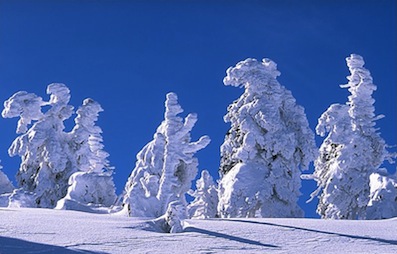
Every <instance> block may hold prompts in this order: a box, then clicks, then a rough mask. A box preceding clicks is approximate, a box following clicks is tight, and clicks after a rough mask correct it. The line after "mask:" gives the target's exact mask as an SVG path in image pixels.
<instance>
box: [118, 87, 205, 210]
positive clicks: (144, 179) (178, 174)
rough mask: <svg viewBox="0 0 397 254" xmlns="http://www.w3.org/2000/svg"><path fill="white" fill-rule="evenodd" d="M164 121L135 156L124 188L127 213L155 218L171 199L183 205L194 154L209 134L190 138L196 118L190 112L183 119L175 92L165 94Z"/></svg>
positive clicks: (194, 167) (194, 164)
mask: <svg viewBox="0 0 397 254" xmlns="http://www.w3.org/2000/svg"><path fill="white" fill-rule="evenodd" d="M165 108H166V111H165V114H164V118H165V119H164V121H163V122H162V123H161V125H160V126H159V127H158V128H157V131H156V133H155V135H154V139H153V141H151V142H150V143H149V144H147V145H146V146H145V147H144V148H143V149H142V151H141V152H139V154H138V156H137V162H136V166H135V169H134V170H133V171H132V173H131V176H130V177H129V179H128V182H127V184H126V187H125V193H124V199H123V205H124V208H125V209H127V210H128V213H129V215H130V216H144V217H158V216H161V215H163V214H165V212H166V211H167V209H168V205H169V204H170V203H171V202H173V201H179V202H181V203H182V204H184V205H185V206H186V200H185V194H186V193H187V191H188V190H189V189H190V187H191V181H192V180H193V179H194V178H195V177H196V175H197V166H198V160H197V158H195V157H194V154H195V153H196V152H197V151H199V150H201V149H203V148H204V147H206V146H207V145H208V143H209V142H210V139H209V137H208V136H203V137H201V138H200V139H199V140H198V141H196V142H191V141H190V131H191V130H192V128H193V126H194V124H195V123H196V121H197V115H196V114H189V115H188V116H187V117H186V118H185V121H183V119H182V118H181V117H179V116H178V114H180V113H182V112H183V110H182V108H181V106H180V105H179V104H178V97H177V95H176V94H175V93H168V94H167V99H166V102H165Z"/></svg>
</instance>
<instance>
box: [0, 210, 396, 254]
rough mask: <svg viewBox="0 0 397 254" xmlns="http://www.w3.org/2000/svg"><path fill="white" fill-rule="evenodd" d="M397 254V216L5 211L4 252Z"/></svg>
mask: <svg viewBox="0 0 397 254" xmlns="http://www.w3.org/2000/svg"><path fill="white" fill-rule="evenodd" d="M242 252H244V253H397V218H394V219H389V220H379V221H340V220H339V221H336V220H319V219H228V220H225V219H212V220H187V221H186V225H185V232H183V233H180V234H166V233H158V232H156V227H155V225H154V223H153V222H152V221H148V220H144V219H137V218H128V217H124V216H120V215H115V214H113V215H109V214H89V213H82V212H76V211H65V210H49V209H27V208H25V209H22V208H18V209H9V208H1V209H0V253H1V254H9V253H61V254H63V253H123V254H125V253H242Z"/></svg>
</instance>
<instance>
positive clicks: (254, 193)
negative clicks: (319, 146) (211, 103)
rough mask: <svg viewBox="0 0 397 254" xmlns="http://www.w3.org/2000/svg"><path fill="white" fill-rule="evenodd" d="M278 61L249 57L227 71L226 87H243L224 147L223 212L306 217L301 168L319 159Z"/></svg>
mask: <svg viewBox="0 0 397 254" xmlns="http://www.w3.org/2000/svg"><path fill="white" fill-rule="evenodd" d="M279 75H280V72H279V71H278V70H277V66H276V64H275V63H274V62H273V61H271V60H269V59H263V61H262V62H260V61H257V60H256V59H251V58H249V59H247V60H245V61H241V62H239V63H238V64H237V65H236V66H234V67H230V68H229V69H228V70H227V76H226V77H225V78H224V80H223V82H224V84H225V85H226V86H234V87H243V88H244V89H245V91H244V93H243V95H241V97H240V98H239V99H237V100H236V101H235V102H233V103H232V104H230V105H229V107H228V113H227V114H226V115H225V117H224V120H225V122H229V123H230V124H231V128H230V130H229V131H228V133H227V135H226V137H225V141H224V143H223V144H222V146H221V166H220V175H221V180H220V182H219V205H218V212H219V215H220V216H222V217H257V216H259V217H302V216H303V211H302V209H301V208H300V207H299V206H298V205H297V201H298V198H299V196H300V192H299V188H300V186H301V179H300V174H301V170H304V169H306V168H307V167H308V165H309V163H310V162H311V161H312V160H313V159H314V158H315V154H316V146H315V142H314V133H313V132H312V130H311V129H310V128H309V124H308V121H307V118H306V115H305V113H304V109H303V107H301V106H299V105H297V104H296V101H295V99H294V97H293V96H292V94H291V92H290V91H288V90H287V89H286V88H284V87H283V86H281V85H280V83H279V82H278V81H277V76H279Z"/></svg>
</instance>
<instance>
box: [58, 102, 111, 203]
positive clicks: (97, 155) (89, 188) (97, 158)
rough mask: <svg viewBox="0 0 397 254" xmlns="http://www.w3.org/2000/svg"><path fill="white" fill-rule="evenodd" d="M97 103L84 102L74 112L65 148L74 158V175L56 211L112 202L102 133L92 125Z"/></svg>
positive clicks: (109, 172) (99, 109)
mask: <svg viewBox="0 0 397 254" xmlns="http://www.w3.org/2000/svg"><path fill="white" fill-rule="evenodd" d="M101 111H103V109H102V107H101V106H100V105H99V103H98V102H96V101H94V100H92V99H85V100H84V101H83V105H82V106H81V107H80V108H79V109H78V110H77V117H76V118H75V123H76V125H75V127H74V128H73V130H72V131H71V133H69V139H70V141H69V146H70V150H71V154H72V155H73V156H74V158H73V159H74V160H73V162H74V163H75V165H74V167H75V168H76V169H77V171H78V172H76V173H74V174H73V175H72V176H71V177H70V179H69V188H68V193H67V195H66V196H65V197H64V198H63V199H61V200H60V201H59V203H58V205H57V209H74V208H75V207H76V204H75V203H76V202H77V203H79V205H81V206H84V205H97V206H98V205H103V206H107V207H108V206H111V205H113V204H114V202H115V201H116V199H117V197H116V193H115V186H114V183H113V178H112V172H113V170H112V168H111V167H110V166H109V161H108V160H107V157H108V156H109V154H108V153H107V152H105V151H104V150H103V147H104V146H103V144H102V142H103V138H102V135H101V133H102V130H101V128H99V127H98V126H96V125H95V122H96V121H97V120H98V114H99V112H101Z"/></svg>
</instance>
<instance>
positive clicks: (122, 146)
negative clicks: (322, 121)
mask: <svg viewBox="0 0 397 254" xmlns="http://www.w3.org/2000/svg"><path fill="white" fill-rule="evenodd" d="M396 9H397V8H396V1H394V0H380V1H365V0H361V1H360V0H355V1H338V0H337V1H210V2H209V1H172V0H171V1H122V0H120V1H99V0H98V1H49V0H48V1H44V0H39V1H19V0H13V1H11V0H0V100H1V101H4V100H6V99H7V98H9V97H10V96H11V95H12V94H13V93H15V92H17V91H20V90H25V91H28V92H33V93H36V94H37V95H39V96H42V97H43V98H45V99H47V98H48V97H47V95H46V94H45V90H46V87H47V85H48V84H50V83H52V82H61V83H65V84H66V85H67V86H68V87H69V88H70V90H71V95H72V99H71V104H72V105H74V106H75V107H76V108H77V107H78V106H79V105H81V103H82V100H83V99H85V98H87V97H90V98H93V99H95V100H97V101H98V102H99V103H100V104H101V105H102V107H103V108H104V109H105V111H104V112H103V113H102V114H101V115H100V119H99V121H98V125H99V126H100V127H101V128H102V129H103V137H104V145H105V149H106V151H108V152H109V153H110V155H111V156H110V158H109V159H110V161H111V164H112V165H114V166H115V167H116V174H115V176H114V178H115V182H116V186H117V189H118V192H119V193H120V192H121V191H122V188H123V186H124V184H125V182H126V180H127V178H128V176H129V174H130V173H131V170H132V169H133V167H134V165H135V156H136V154H137V152H138V151H139V150H140V149H141V148H142V147H143V146H144V145H145V144H146V143H147V142H149V141H150V140H151V139H152V136H153V133H154V132H155V130H156V128H157V126H158V125H159V124H160V122H161V121H162V120H163V114H164V100H165V94H166V93H168V92H171V91H172V92H175V93H177V94H178V96H179V102H180V104H181V105H182V107H183V108H184V109H185V112H184V114H185V115H186V114H187V113H190V112H196V113H198V116H199V121H198V123H197V124H196V127H195V128H194V130H193V133H192V135H193V138H198V137H200V136H201V135H204V134H207V135H209V136H210V137H211V139H212V142H211V144H210V145H209V146H208V147H207V148H206V149H205V150H202V151H201V152H199V153H198V155H197V156H198V158H199V163H200V165H199V169H200V170H201V169H208V170H210V172H211V174H212V175H213V176H214V177H215V178H218V173H217V169H218V167H219V146H220V145H221V144H222V142H223V139H224V135H225V133H226V131H227V130H228V128H229V125H228V124H225V123H224V122H223V115H224V114H225V113H226V108H227V106H228V105H229V104H230V103H231V102H232V101H233V100H235V99H236V98H238V97H239V96H240V95H241V94H242V92H243V90H242V89H239V88H233V87H225V86H224V85H223V83H222V79H223V77H224V76H225V71H226V69H227V68H228V67H229V66H232V65H235V64H236V63H237V62H238V61H240V60H244V59H246V58H248V57H253V58H257V59H262V58H264V57H267V58H271V59H272V60H274V61H275V62H276V63H277V64H278V68H279V70H280V72H281V76H280V77H279V81H280V83H281V84H282V85H284V86H285V87H286V88H287V89H289V90H291V91H292V93H293V95H294V96H295V98H296V99H297V102H298V104H300V105H302V106H304V107H305V110H306V114H307V116H308V120H309V123H310V126H311V127H312V129H314V128H315V125H316V124H317V119H318V117H319V116H320V115H321V114H322V113H323V112H324V111H325V110H326V109H327V107H328V106H329V105H330V104H332V103H345V102H346V101H347V96H348V94H349V93H348V91H347V90H346V89H341V88H339V85H340V84H344V83H347V80H346V76H347V75H349V72H348V68H347V67H346V64H345V57H347V56H349V55H350V54H351V53H357V54H360V55H362V56H363V57H364V59H365V61H366V65H365V66H366V67H367V68H368V69H369V70H370V71H371V73H372V75H373V78H374V83H375V84H376V85H377V86H378V91H376V93H375V94H374V98H375V99H376V104H375V106H376V113H377V114H384V115H386V118H384V119H382V120H380V121H378V125H377V126H378V127H379V128H380V131H381V133H382V137H383V138H384V139H385V140H386V142H387V143H388V144H397V138H396V132H397V127H396V123H397V120H396V97H397V92H396V84H397V83H396V81H397V78H396V75H397V74H396V71H397V64H396V58H397V49H396V45H397V41H396V23H397V22H396V21H397V20H396ZM16 122H17V119H2V118H1V119H0V129H1V134H0V159H1V160H2V165H3V166H4V169H3V170H4V172H6V173H7V175H8V176H10V178H13V176H14V175H15V173H16V171H17V169H18V166H19V161H20V160H19V158H9V156H8V155H7V149H8V147H9V145H10V144H11V142H12V140H13V139H14V138H15V137H16V134H15V129H16ZM72 123H73V119H70V121H69V124H67V126H68V130H69V129H70V126H71V124H72ZM321 141H322V139H321V138H318V137H317V145H318V146H319V145H320V144H321ZM386 167H387V168H388V169H389V171H391V172H394V171H395V166H390V165H386ZM309 172H310V171H309ZM302 184H303V187H302V192H303V196H302V198H301V200H300V204H301V206H302V207H303V208H304V210H305V212H306V216H308V217H313V216H315V206H316V201H313V202H312V203H310V204H305V202H304V201H305V200H307V199H308V198H309V194H310V192H311V191H313V190H314V189H315V183H314V182H310V181H304V182H303V183H302Z"/></svg>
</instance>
